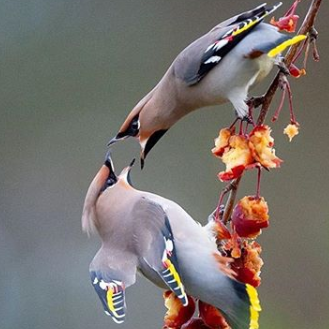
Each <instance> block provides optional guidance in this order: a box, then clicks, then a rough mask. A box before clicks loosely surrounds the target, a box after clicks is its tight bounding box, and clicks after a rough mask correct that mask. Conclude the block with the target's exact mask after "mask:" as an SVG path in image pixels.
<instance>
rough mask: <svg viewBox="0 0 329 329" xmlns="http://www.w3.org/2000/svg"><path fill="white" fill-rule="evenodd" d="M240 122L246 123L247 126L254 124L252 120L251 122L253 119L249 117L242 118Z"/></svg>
mask: <svg viewBox="0 0 329 329" xmlns="http://www.w3.org/2000/svg"><path fill="white" fill-rule="evenodd" d="M241 121H244V122H247V123H249V124H253V123H254V120H253V118H252V116H251V115H246V116H244V117H243V118H242V119H241Z"/></svg>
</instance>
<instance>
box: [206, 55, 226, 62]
mask: <svg viewBox="0 0 329 329" xmlns="http://www.w3.org/2000/svg"><path fill="white" fill-rule="evenodd" d="M221 59H222V57H220V56H211V57H209V58H208V59H207V60H206V61H205V62H204V64H210V63H218V62H219V61H220V60H221Z"/></svg>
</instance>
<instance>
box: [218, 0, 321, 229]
mask: <svg viewBox="0 0 329 329" xmlns="http://www.w3.org/2000/svg"><path fill="white" fill-rule="evenodd" d="M321 2H322V0H313V1H312V3H311V5H310V7H309V10H308V12H307V14H306V16H305V19H304V22H303V24H302V25H301V27H300V29H299V31H298V34H307V33H309V32H310V31H311V30H312V29H313V28H314V22H315V19H316V16H317V14H318V12H319V8H320V5H321ZM299 46H300V45H293V46H291V47H290V49H289V50H288V52H287V55H286V56H285V63H286V65H287V67H289V66H290V64H291V63H292V61H293V59H294V57H295V55H296V53H297V51H298V48H299ZM281 74H282V73H281V72H279V73H278V74H277V75H276V77H275V78H274V80H273V81H272V83H271V85H270V87H269V89H268V90H267V92H266V94H265V97H264V102H263V105H262V109H261V111H260V114H259V116H258V119H257V125H261V124H263V123H264V121H265V118H266V115H267V112H268V110H269V107H270V104H271V103H272V100H273V97H274V94H275V92H276V90H277V89H278V87H279V81H280V75H281ZM240 181H241V177H239V178H236V179H235V180H233V181H232V183H231V184H232V189H231V191H230V194H229V196H228V199H227V202H226V205H225V210H224V214H223V219H222V220H223V223H224V224H226V223H227V222H228V221H229V220H230V217H231V214H232V211H233V207H234V203H235V199H236V195H237V192H238V188H239V184H240Z"/></svg>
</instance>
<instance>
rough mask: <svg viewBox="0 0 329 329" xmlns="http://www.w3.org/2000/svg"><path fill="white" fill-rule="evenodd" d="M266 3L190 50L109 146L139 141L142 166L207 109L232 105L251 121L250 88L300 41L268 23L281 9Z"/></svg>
mask: <svg viewBox="0 0 329 329" xmlns="http://www.w3.org/2000/svg"><path fill="white" fill-rule="evenodd" d="M279 6H281V3H278V4H276V5H274V6H272V7H266V4H262V5H260V6H258V7H256V8H255V9H253V10H250V11H247V12H244V13H241V14H239V15H237V16H234V17H233V18H230V19H228V20H226V21H224V22H222V23H220V24H218V25H217V26H215V27H214V28H213V29H212V30H210V31H209V32H208V33H206V34H205V35H203V36H202V37H200V38H199V39H197V40H196V41H194V42H193V43H192V44H190V45H189V46H188V47H187V48H185V49H184V50H183V51H182V52H181V53H180V54H179V55H178V56H177V57H176V59H175V60H174V61H173V63H172V64H171V66H170V67H169V69H168V70H167V72H166V73H165V74H164V76H163V77H162V79H161V80H160V82H159V83H158V84H157V85H156V86H155V87H154V88H153V90H151V91H150V92H149V93H148V94H147V95H146V96H145V97H144V98H142V100H140V101H139V103H138V104H137V105H136V106H135V107H134V108H133V109H132V111H131V112H130V114H129V115H128V117H127V118H126V120H125V121H124V123H123V124H122V126H121V128H120V130H119V132H118V133H117V135H116V136H115V137H114V138H113V139H112V140H111V141H110V142H109V145H112V144H114V143H115V142H117V141H119V140H122V139H125V138H127V137H131V136H132V137H136V138H138V139H139V143H140V146H141V164H142V167H143V165H144V159H145V157H146V155H147V154H148V152H149V151H150V150H151V149H152V147H153V146H154V145H155V144H156V143H157V142H158V140H159V139H160V138H161V137H162V136H163V134H164V133H165V132H166V131H167V130H168V129H169V128H170V127H171V126H172V125H173V124H175V123H176V122H177V121H178V120H179V119H180V118H182V117H183V116H185V115H186V114H188V113H190V112H192V111H194V110H196V109H199V108H201V107H206V106H211V105H218V104H223V103H225V102H228V101H230V102H231V103H232V104H233V107H234V109H235V112H236V114H237V115H238V117H239V118H241V119H242V118H245V117H248V105H247V104H246V101H247V98H248V91H249V88H250V87H252V86H254V85H256V84H257V83H259V82H260V81H261V80H262V79H264V78H265V77H266V76H267V75H268V73H269V72H270V71H271V69H272V68H273V65H274V64H278V65H279V66H280V64H282V63H281V62H282V61H280V59H281V57H280V53H281V52H282V51H283V50H285V49H286V48H287V47H288V46H290V45H292V44H295V43H297V42H300V41H301V40H303V39H304V38H305V36H303V35H299V36H295V37H291V36H289V35H284V34H282V33H280V32H279V30H278V28H277V27H275V26H272V25H270V24H266V23H263V19H264V18H265V17H266V16H268V15H270V14H271V13H272V12H273V11H275V10H276V9H277V8H278V7H279Z"/></svg>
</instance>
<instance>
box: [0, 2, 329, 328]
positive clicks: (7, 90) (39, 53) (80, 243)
mask: <svg viewBox="0 0 329 329" xmlns="http://www.w3.org/2000/svg"><path fill="white" fill-rule="evenodd" d="M309 2H310V1H306V0H305V1H303V3H302V4H301V8H300V11H299V12H300V14H301V15H302V16H304V14H305V12H306V8H307V7H308V4H309ZM259 3H260V2H259V1H254V0H248V1H247V0H245V1H238V0H236V1H224V0H202V1H201V0H153V1H145V0H144V1H142V0H130V1H128V0H125V1H123V0H111V1H105V0H94V1H87V0H85V1H84V0H80V1H78V0H70V1H63V0H31V1H23V0H21V1H19V0H3V1H1V9H0V53H1V59H0V63H1V64H0V65H1V69H0V71H1V73H0V74H1V75H0V77H1V88H0V99H1V105H0V106H1V120H0V131H1V148H0V152H1V153H0V159H1V160H0V161H1V171H0V181H1V189H0V202H1V214H0V216H1V217H0V264H1V272H0V328H1V329H9V328H10V329H16V328H24V329H25V328H28V329H30V328H31V329H32V328H33V329H41V328H42V329H45V328H68V329H70V328H72V329H76V328H79V329H85V328H94V329H96V328H97V329H99V328H122V329H126V328H136V329H138V328H140V329H141V328H160V327H161V325H162V317H163V315H164V312H165V308H164V306H163V301H162V296H161V294H162V293H161V291H159V290H158V289H157V288H155V287H154V286H153V285H152V284H150V283H149V282H147V281H146V280H145V279H142V278H140V279H139V280H138V282H137V283H136V285H134V286H133V287H131V288H130V289H129V290H128V293H127V305H128V316H127V320H126V322H125V324H123V325H121V327H120V326H118V325H116V324H114V323H113V322H112V321H111V320H110V319H109V318H108V317H106V316H105V315H104V313H103V311H102V307H101V305H100V302H99V300H98V297H97V296H96V294H95V293H94V291H93V288H92V286H91V284H90V279H89V274H88V266H89V263H90V261H91V259H92V257H93V256H94V254H95V253H96V251H97V250H98V248H99V240H98V238H97V237H92V238H91V239H88V238H87V236H86V235H84V234H83V233H82V232H81V228H80V217H81V209H82V204H83V200H84V196H85V193H86V190H87V188H88V185H89V183H90V181H91V179H92V178H93V176H94V175H95V173H96V172H97V170H98V168H99V167H100V165H101V164H102V161H103V156H104V153H105V150H106V143H107V141H108V140H109V139H110V137H112V136H113V135H115V134H116V132H117V130H118V128H119V126H120V125H121V123H122V121H123V120H124V118H125V116H126V114H127V113H128V111H130V110H131V108H132V107H133V106H134V105H135V103H136V102H137V101H138V100H139V99H140V98H141V97H142V96H144V94H146V93H147V92H148V91H149V90H150V89H151V88H152V87H153V86H154V85H155V84H156V83H157V81H158V80H159V79H160V78H161V76H162V75H163V73H164V72H165V70H166V69H167V67H168V66H169V65H170V63H171V61H172V60H173V59H174V57H175V56H176V55H177V54H178V53H179V51H180V50H182V49H183V48H184V47H185V46H186V45H188V44H189V43H190V42H191V41H193V40H194V39H196V38H197V37H198V36H200V35H202V34H203V33H205V32H206V31H208V30H209V29H210V28H211V27H213V26H214V25H216V24H217V23H218V22H220V21H221V20H224V19H226V18H228V17H230V16H232V15H234V14H236V13H238V12H241V11H243V10H248V9H250V8H253V7H254V6H256V5H258V4H259ZM291 3H292V1H286V3H285V6H284V9H280V10H279V11H278V12H277V13H276V17H278V16H279V15H282V14H283V13H284V12H285V10H286V9H287V8H288V7H289V6H290V4H291ZM325 5H326V4H325V1H324V3H323V7H322V9H321V14H320V16H319V18H318V24H317V29H318V30H319V32H320V38H319V43H318V45H319V49H320V54H321V61H320V63H318V64H316V63H314V62H309V65H308V70H307V75H306V76H305V77H304V78H302V79H300V80H292V79H291V84H292V88H293V92H294V104H295V110H296V113H297V118H298V121H299V122H300V124H301V130H300V135H298V136H297V137H296V138H295V139H294V141H293V142H292V143H289V142H288V140H287V138H286V136H284V135H283V134H282V131H283V128H284V127H285V125H286V124H287V123H288V121H289V115H288V106H287V105H286V106H285V109H284V111H283V113H282V116H281V119H280V121H279V122H277V123H276V124H273V125H272V126H273V130H274V131H273V135H274V136H275V141H276V149H277V155H278V156H279V157H281V158H282V159H284V160H285V162H284V163H283V165H282V169H280V170H273V171H272V172H270V173H264V176H263V181H262V183H263V184H262V194H263V196H264V197H265V198H266V200H267V201H268V203H269V206H270V215H271V218H270V223H271V226H270V228H269V229H268V230H265V231H264V232H263V235H262V236H261V237H260V239H259V241H260V243H261V244H262V246H263V259H264V261H265V266H264V267H263V270H262V280H263V283H262V285H261V287H260V289H259V290H260V297H261V301H262V306H263V312H262V314H261V318H260V324H261V328H269V329H272V328H273V329H277V328H292V329H306V328H312V329H326V328H328V327H329V312H328V310H329V297H328V292H329V283H328V281H329V280H328V271H329V257H328V252H327V251H328V248H329V224H328V223H329V218H328V215H329V202H328V193H327V188H328V185H329V174H328V169H327V168H328V162H329V161H328V159H329V147H328V136H329V134H328V131H327V129H328V122H329V112H328V100H327V96H328V95H327V93H328V78H327V76H326V75H325V73H328V62H327V59H328V51H329V50H328V46H327V45H328V43H329V40H328V29H327V26H326V25H327V22H326V20H327V17H328V15H329V11H328V6H325ZM273 74H274V72H273ZM269 81H270V80H267V81H266V82H265V83H264V84H263V85H262V86H261V87H260V88H258V89H257V90H256V91H255V92H254V93H255V94H260V93H261V92H263V91H265V90H266V86H267V85H268V82H269ZM278 98H279V97H278V96H277V98H276V103H277V101H278ZM274 108H275V104H273V106H272V113H273V110H274ZM233 117H234V114H233V111H232V106H231V105H230V104H226V105H224V106H221V107H216V108H211V109H208V110H203V111H198V112H196V113H193V114H191V115H190V116H188V117H186V118H185V119H183V120H181V121H180V122H179V123H178V124H176V125H175V126H174V127H173V128H172V129H171V130H170V131H169V132H168V133H167V134H166V135H165V137H164V138H163V139H162V140H161V141H160V142H159V144H158V145H157V147H155V148H154V150H153V151H152V152H151V153H150V155H149V157H148V159H147V160H148V161H147V162H146V167H145V169H144V171H143V172H141V171H140V170H139V167H138V166H136V167H135V168H134V170H133V173H132V176H133V177H132V178H133V181H134V183H135V185H136V186H137V187H138V188H140V189H145V190H149V191H152V192H155V193H158V194H160V195H162V196H165V197H168V198H170V199H173V200H175V201H176V202H177V203H179V204H180V205H181V206H183V207H184V208H185V209H186V210H187V211H188V212H189V213H190V214H191V215H192V216H193V217H194V218H195V219H197V220H199V221H201V222H205V220H206V218H207V216H208V214H209V213H210V212H211V211H212V210H213V209H214V207H215V205H216V201H217V199H218V194H219V191H220V189H221V188H222V187H223V184H221V183H220V182H219V181H218V180H217V179H216V174H217V172H218V171H220V170H223V165H222V164H221V163H220V162H219V161H218V159H216V158H214V157H213V156H212V155H211V152H210V150H211V148H212V147H213V139H214V138H215V137H216V136H217V134H218V130H219V129H220V128H221V127H224V126H227V125H229V124H230V123H231V122H232V119H233ZM138 155H139V146H138V143H137V142H136V141H135V140H130V141H126V142H124V143H118V144H117V145H116V146H115V147H114V151H113V156H114V160H115V163H116V167H117V170H119V169H121V167H122V166H125V165H127V163H128V162H130V160H131V159H132V158H133V157H136V156H137V157H138ZM255 181H256V175H255V173H254V172H248V173H247V175H245V177H244V178H243V184H242V185H243V186H242V188H241V190H240V193H239V196H240V197H242V196H243V195H245V194H254V193H255Z"/></svg>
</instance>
